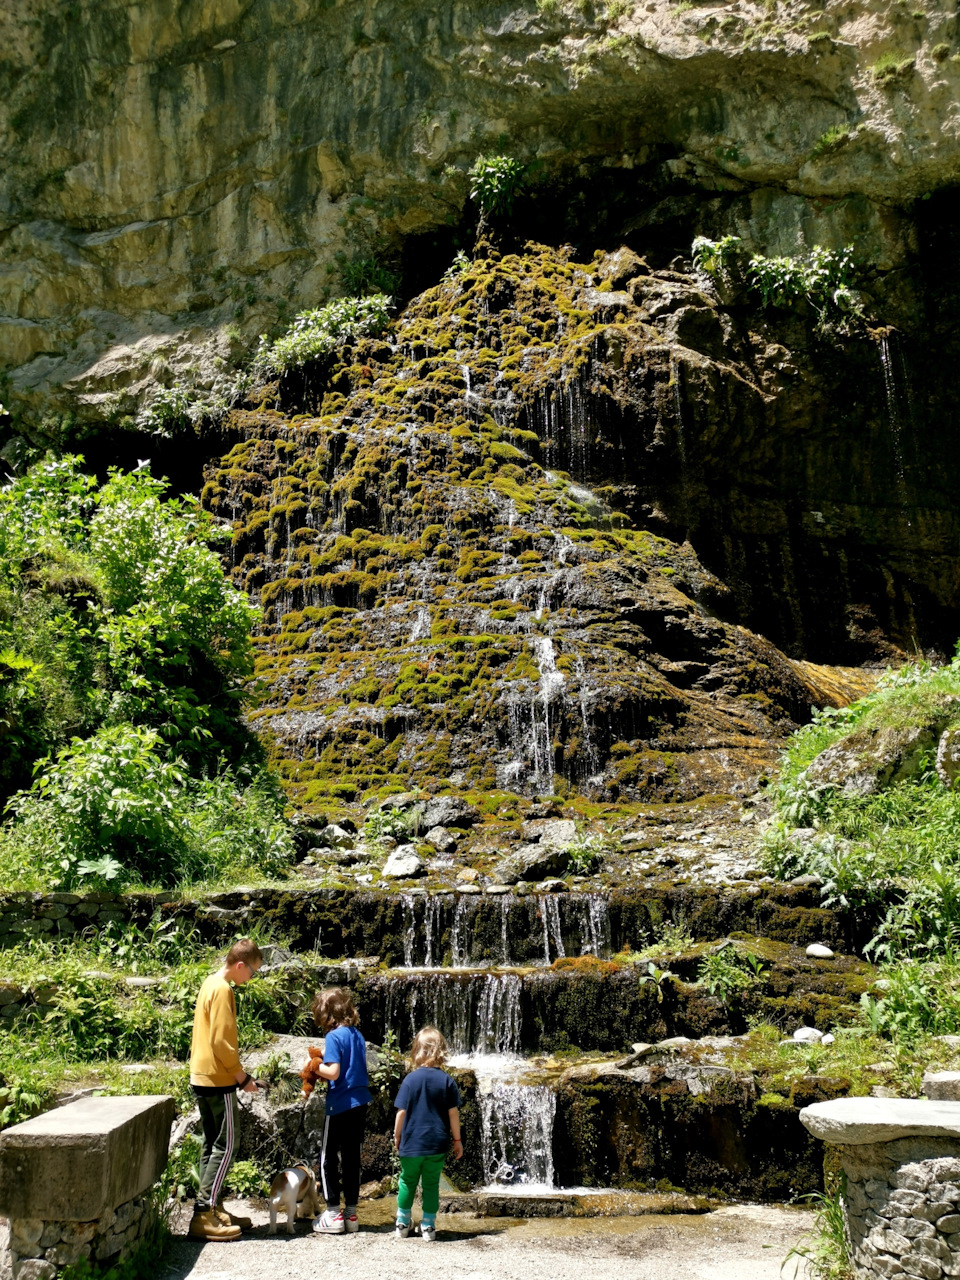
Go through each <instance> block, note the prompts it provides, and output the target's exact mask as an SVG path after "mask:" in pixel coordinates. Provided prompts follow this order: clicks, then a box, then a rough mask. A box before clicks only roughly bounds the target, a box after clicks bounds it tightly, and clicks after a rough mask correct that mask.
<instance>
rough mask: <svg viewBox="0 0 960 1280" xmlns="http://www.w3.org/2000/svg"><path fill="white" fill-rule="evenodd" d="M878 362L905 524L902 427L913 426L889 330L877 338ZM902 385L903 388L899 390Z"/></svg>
mask: <svg viewBox="0 0 960 1280" xmlns="http://www.w3.org/2000/svg"><path fill="white" fill-rule="evenodd" d="M880 363H881V365H882V367H883V386H884V390H885V392H886V396H887V422H888V424H889V427H890V443H891V446H892V449H893V464H894V468H895V470H896V474H897V495H898V497H899V499H900V508H901V511H902V513H903V516H904V519H905V520H906V523H907V525H908V527H909V526H910V524H911V523H912V522H911V520H910V519H909V517H908V516H907V514H906V507H907V491H906V469H905V466H904V458H903V428H904V425H905V424H906V425H908V426H912V418H913V412H912V408H913V407H912V404H911V400H910V394H909V382H908V380H907V376H906V368H905V366H904V361H903V353H902V351H901V350H900V344H899V343H898V342H896V341H895V338H894V337H892V336H891V335H890V334H889V333H885V334H883V335H882V336H881V338H880ZM901 386H902V390H901Z"/></svg>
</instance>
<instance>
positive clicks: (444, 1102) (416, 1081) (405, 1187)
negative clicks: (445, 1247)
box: [393, 1027, 463, 1240]
mask: <svg viewBox="0 0 960 1280" xmlns="http://www.w3.org/2000/svg"><path fill="white" fill-rule="evenodd" d="M446 1060H447V1042H446V1040H444V1038H443V1036H442V1035H441V1034H440V1032H439V1031H438V1030H437V1028H436V1027H424V1028H423V1030H422V1031H418V1032H417V1034H416V1036H415V1037H414V1041H413V1047H412V1049H411V1050H410V1074H409V1075H408V1076H406V1077H405V1078H404V1081H403V1083H402V1084H401V1086H400V1091H399V1093H398V1094H397V1097H396V1101H395V1103H394V1105H395V1106H396V1107H397V1121H396V1124H395V1125H394V1127H393V1141H394V1145H395V1146H396V1148H397V1151H398V1153H399V1155H400V1186H399V1188H398V1190H397V1236H398V1237H399V1238H400V1239H406V1237H407V1236H408V1235H409V1234H410V1211H411V1209H412V1208H413V1199H414V1196H415V1195H416V1194H417V1183H418V1182H420V1181H422V1182H423V1221H422V1222H421V1224H420V1234H421V1235H422V1236H423V1239H424V1240H436V1238H437V1210H438V1209H439V1208H440V1175H441V1174H442V1173H443V1165H444V1161H445V1160H446V1158H447V1146H448V1144H449V1142H450V1139H451V1137H452V1138H453V1156H454V1159H455V1160H460V1159H461V1158H462V1157H463V1142H462V1141H461V1138H460V1093H459V1090H458V1089H457V1086H456V1083H455V1082H454V1081H453V1080H452V1079H451V1077H450V1076H448V1075H447V1073H446V1072H445V1071H443V1070H441V1068H442V1066H443V1064H444V1063H445V1062H446Z"/></svg>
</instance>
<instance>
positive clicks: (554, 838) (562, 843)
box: [521, 818, 577, 849]
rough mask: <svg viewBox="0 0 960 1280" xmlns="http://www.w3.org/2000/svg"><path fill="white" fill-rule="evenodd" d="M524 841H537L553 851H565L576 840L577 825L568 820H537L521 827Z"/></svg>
mask: <svg viewBox="0 0 960 1280" xmlns="http://www.w3.org/2000/svg"><path fill="white" fill-rule="evenodd" d="M521 831H522V833H523V838H524V840H528V841H531V842H532V841H534V840H538V841H539V842H540V844H544V845H550V846H551V847H553V848H555V849H567V848H569V847H570V845H572V844H574V843H575V842H576V839H577V825H576V823H575V822H572V821H571V820H570V819H569V818H539V819H537V820H535V821H534V822H525V823H524V824H523V826H522V827H521Z"/></svg>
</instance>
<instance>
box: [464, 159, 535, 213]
mask: <svg viewBox="0 0 960 1280" xmlns="http://www.w3.org/2000/svg"><path fill="white" fill-rule="evenodd" d="M523 173H524V165H523V162H522V161H520V160H516V159H514V157H513V156H504V155H485V156H480V157H479V158H478V159H477V160H475V161H474V163H473V165H472V166H471V168H470V172H469V178H470V199H471V200H473V202H474V203H475V204H476V205H477V206H478V208H479V209H480V212H481V213H482V214H483V215H484V216H485V217H509V215H510V214H511V213H512V212H513V202H514V200H515V199H516V196H517V192H518V190H519V189H520V185H521V183H522V181H523Z"/></svg>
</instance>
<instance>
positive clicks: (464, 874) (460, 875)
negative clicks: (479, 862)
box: [457, 867, 480, 884]
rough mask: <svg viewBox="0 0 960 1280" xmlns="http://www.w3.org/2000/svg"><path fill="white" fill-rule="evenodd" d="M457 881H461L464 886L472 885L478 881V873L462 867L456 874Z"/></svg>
mask: <svg viewBox="0 0 960 1280" xmlns="http://www.w3.org/2000/svg"><path fill="white" fill-rule="evenodd" d="M457 879H458V880H462V881H463V882H464V884H472V883H473V882H474V881H475V880H479V879H480V872H479V871H477V869H476V868H475V867H463V868H462V869H461V870H460V871H458V872H457Z"/></svg>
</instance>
